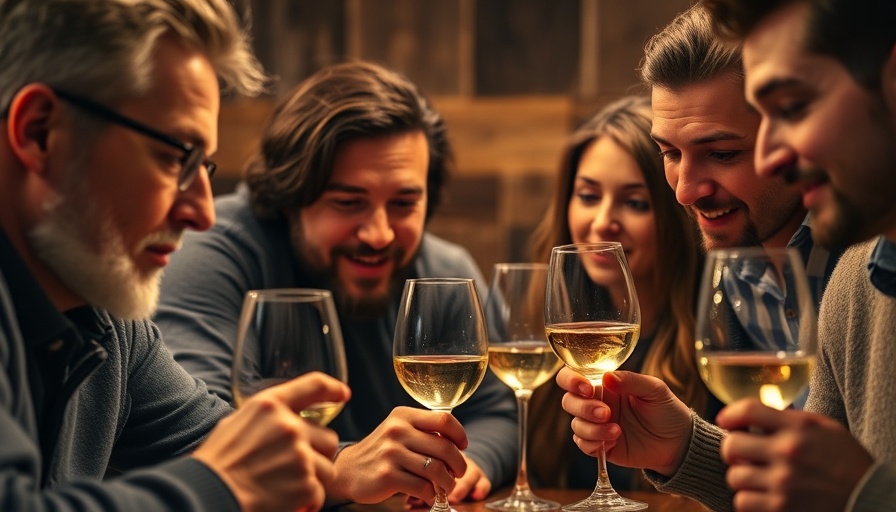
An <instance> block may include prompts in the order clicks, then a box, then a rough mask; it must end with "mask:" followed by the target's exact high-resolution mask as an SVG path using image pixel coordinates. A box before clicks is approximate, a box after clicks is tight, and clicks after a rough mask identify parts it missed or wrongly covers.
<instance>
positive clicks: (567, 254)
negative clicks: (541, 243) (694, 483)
mask: <svg viewBox="0 0 896 512" xmlns="http://www.w3.org/2000/svg"><path fill="white" fill-rule="evenodd" d="M544 319H545V331H546V332H547V337H548V341H549V343H550V345H551V348H552V349H553V350H554V352H555V353H556V354H557V357H559V358H560V360H562V361H563V363H564V364H566V366H568V367H570V368H571V369H573V370H575V371H576V372H578V373H580V374H581V375H583V376H584V377H585V378H587V379H588V381H589V382H591V384H592V385H593V386H594V387H595V396H596V397H598V398H601V399H602V398H603V384H602V379H603V375H604V373H606V372H608V371H612V370H615V369H616V368H618V367H619V365H621V364H622V363H623V362H624V361H625V360H626V359H627V358H628V356H629V355H631V353H632V351H634V349H635V345H636V343H637V342H638V337H639V335H640V330H641V327H640V326H641V310H640V307H639V305H638V296H637V293H636V292H635V285H634V281H633V279H632V275H631V271H630V270H629V267H628V262H627V261H626V259H625V253H624V252H623V250H622V245H621V244H619V243H618V242H598V243H589V244H570V245H563V246H559V247H554V249H553V250H552V251H551V261H550V265H549V269H548V283H547V290H546V293H545V306H544ZM645 508H647V504H646V503H642V502H639V501H634V500H630V499H628V498H624V497H622V496H620V495H619V494H618V493H617V492H616V491H615V490H614V489H613V486H612V485H611V484H610V479H609V477H608V475H607V461H606V451H605V450H604V448H603V447H601V450H600V452H599V454H598V476H597V483H596V485H595V488H594V492H592V493H591V495H590V496H589V497H587V498H585V499H584V500H582V501H578V502H576V503H573V504H570V505H566V506H564V507H562V509H563V510H565V511H584V510H593V511H605V512H606V511H623V510H643V509H645Z"/></svg>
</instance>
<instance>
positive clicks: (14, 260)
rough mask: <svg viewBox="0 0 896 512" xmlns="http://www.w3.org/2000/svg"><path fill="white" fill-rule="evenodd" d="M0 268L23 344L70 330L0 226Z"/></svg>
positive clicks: (46, 340) (52, 338) (41, 342)
mask: <svg viewBox="0 0 896 512" xmlns="http://www.w3.org/2000/svg"><path fill="white" fill-rule="evenodd" d="M0 269H2V274H3V279H5V280H6V285H7V287H8V288H9V293H10V296H11V297H12V304H13V307H14V308H15V311H16V320H18V323H19V329H20V330H21V333H22V338H23V340H24V341H25V343H26V344H28V345H31V346H34V347H37V346H41V345H44V344H47V343H50V342H53V341H55V340H57V339H59V338H60V337H61V336H62V335H63V334H64V333H66V332H67V331H71V329H72V328H73V327H74V326H73V325H72V323H71V322H70V321H69V320H68V319H67V318H66V317H65V315H63V314H62V313H61V312H60V311H59V310H58V309H56V306H55V305H54V304H53V303H52V302H51V301H50V298H49V297H47V294H46V293H44V291H43V289H42V288H41V287H40V285H39V284H38V283H37V280H36V279H35V278H34V275H33V274H32V273H31V270H30V269H29V268H28V266H27V265H25V262H24V261H23V260H22V258H21V257H20V256H19V253H18V251H17V250H16V248H15V247H14V246H13V245H12V242H11V241H10V240H9V238H8V237H7V236H6V233H4V232H3V230H0Z"/></svg>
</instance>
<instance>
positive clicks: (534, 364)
mask: <svg viewBox="0 0 896 512" xmlns="http://www.w3.org/2000/svg"><path fill="white" fill-rule="evenodd" d="M547 279H548V266H547V264H545V263H498V264H496V265H495V266H494V270H493V272H492V279H491V283H490V284H489V290H488V299H487V300H486V302H485V318H486V323H487V324H488V329H489V346H488V364H489V367H491V369H492V372H493V373H494V374H495V375H497V377H498V378H499V379H501V381H502V382H504V384H507V385H508V386H510V387H511V389H513V392H514V394H516V401H517V406H518V408H519V446H520V451H519V463H518V465H517V468H518V469H517V474H516V485H515V486H514V490H513V493H512V494H511V495H510V496H508V497H507V498H504V499H502V500H497V501H492V502H489V503H486V504H485V507H486V508H488V509H491V510H504V511H541V510H557V509H558V508H560V504H559V503H557V502H554V501H550V500H546V499H543V498H539V497H538V496H536V495H535V494H534V493H533V492H532V490H531V489H530V488H529V477H528V472H527V470H526V426H527V416H528V411H529V398H530V397H531V396H532V392H533V391H534V390H535V388H537V387H538V386H541V385H542V384H544V383H545V382H547V381H548V379H550V378H551V377H552V376H553V375H554V374H555V373H557V370H559V369H560V367H561V366H563V363H562V362H561V361H560V359H558V358H557V356H556V354H554V352H553V351H552V350H551V347H550V345H548V340H547V338H546V337H545V331H544V291H545V285H546V283H547Z"/></svg>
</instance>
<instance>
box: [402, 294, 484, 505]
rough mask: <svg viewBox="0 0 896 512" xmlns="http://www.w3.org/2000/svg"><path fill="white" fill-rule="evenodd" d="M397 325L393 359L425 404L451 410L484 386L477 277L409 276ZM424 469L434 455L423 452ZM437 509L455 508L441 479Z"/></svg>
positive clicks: (408, 387) (409, 389) (412, 391)
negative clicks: (428, 455)
mask: <svg viewBox="0 0 896 512" xmlns="http://www.w3.org/2000/svg"><path fill="white" fill-rule="evenodd" d="M400 308H401V309H400V311H399V314H398V321H397V323H396V326H395V338H394V345H393V352H392V355H393V365H394V367H395V375H396V376H397V377H398V380H399V382H401V385H402V387H404V389H405V390H406V391H407V392H408V393H409V394H410V395H411V396H412V397H413V398H414V400H416V401H417V402H419V403H420V404H422V405H423V406H425V407H427V408H428V409H431V410H433V411H437V412H446V413H450V412H451V410H452V409H453V408H454V407H456V406H458V405H460V404H462V403H463V402H465V401H466V400H467V399H468V398H469V397H470V396H471V395H472V394H473V392H474V391H475V390H476V388H477V387H478V386H479V383H480V382H481V381H482V378H483V377H484V376H485V372H486V369H487V368H488V335H487V333H486V328H485V318H484V316H483V313H482V307H481V305H480V303H479V296H478V295H477V293H476V288H475V286H474V285H473V280H472V279H439V278H429V279H408V280H407V281H406V282H405V286H404V291H403V292H402V296H401V306H400ZM421 463H422V464H423V466H422V467H423V469H424V470H429V469H432V468H431V467H430V466H431V465H432V464H433V460H432V458H431V457H422V456H421ZM433 485H434V486H435V488H436V499H435V502H434V503H433V506H432V509H431V511H432V512H447V511H448V510H450V507H449V505H448V500H447V497H446V494H445V491H444V489H442V488H441V487H439V486H438V485H436V484H433Z"/></svg>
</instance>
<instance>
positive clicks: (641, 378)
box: [603, 371, 673, 402]
mask: <svg viewBox="0 0 896 512" xmlns="http://www.w3.org/2000/svg"><path fill="white" fill-rule="evenodd" d="M603 384H604V387H605V388H606V389H609V390H611V391H613V392H614V393H617V394H620V395H629V396H633V397H636V398H638V399H640V400H642V401H645V402H667V401H668V400H669V399H670V398H671V397H672V396H673V394H672V391H671V390H670V389H669V386H667V385H666V383H665V382H663V381H662V380H660V379H658V378H656V377H652V376H650V375H643V374H640V373H634V372H626V371H615V372H607V373H605V374H604V380H603Z"/></svg>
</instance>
